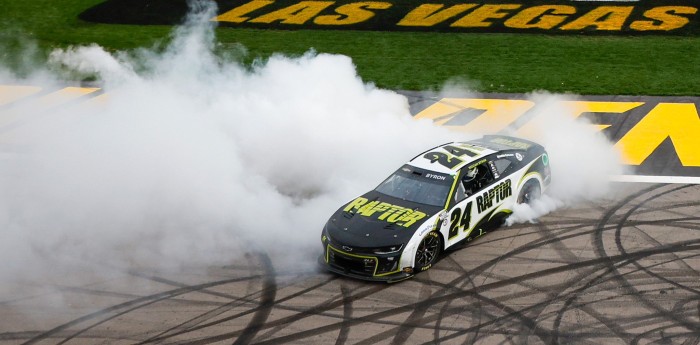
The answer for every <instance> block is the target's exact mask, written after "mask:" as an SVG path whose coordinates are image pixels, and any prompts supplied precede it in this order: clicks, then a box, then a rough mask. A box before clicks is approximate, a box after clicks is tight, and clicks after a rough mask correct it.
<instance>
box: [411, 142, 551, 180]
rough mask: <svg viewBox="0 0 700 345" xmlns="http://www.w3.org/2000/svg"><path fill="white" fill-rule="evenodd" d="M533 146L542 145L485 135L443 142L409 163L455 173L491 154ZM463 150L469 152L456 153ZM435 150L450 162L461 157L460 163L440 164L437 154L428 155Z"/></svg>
mask: <svg viewBox="0 0 700 345" xmlns="http://www.w3.org/2000/svg"><path fill="white" fill-rule="evenodd" d="M531 148H541V146H540V145H539V144H536V143H534V142H531V141H528V140H524V139H521V138H515V137H510V136H505V135H485V136H483V137H482V138H479V139H474V140H469V141H462V142H450V143H446V144H442V145H440V146H437V147H434V148H432V149H430V150H427V151H425V152H422V153H421V154H419V155H418V156H416V157H415V158H413V159H412V160H411V161H409V162H408V163H407V164H409V165H411V166H414V167H417V168H421V169H426V170H432V171H435V172H439V173H443V174H450V175H454V174H456V173H457V172H458V171H459V169H461V168H462V167H464V166H468V165H470V164H472V163H474V162H479V161H480V160H481V159H483V158H484V157H486V156H488V155H490V154H493V153H496V152H501V151H506V150H508V151H513V150H516V151H519V150H523V151H526V150H530V149H531ZM461 150H464V151H466V152H467V153H466V154H464V155H459V154H457V155H456V154H454V152H455V151H461ZM433 152H436V153H442V154H445V155H446V157H449V158H450V159H451V161H450V162H454V161H452V159H455V158H456V157H455V156H459V158H457V162H459V163H458V164H454V165H453V166H451V167H447V166H445V165H443V164H440V162H439V161H438V160H436V157H435V156H433V155H427V153H433Z"/></svg>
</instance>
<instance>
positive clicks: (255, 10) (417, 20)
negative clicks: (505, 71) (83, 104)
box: [79, 0, 700, 35]
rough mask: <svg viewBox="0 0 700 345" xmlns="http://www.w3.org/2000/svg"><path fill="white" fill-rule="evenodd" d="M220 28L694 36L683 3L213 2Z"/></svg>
mask: <svg viewBox="0 0 700 345" xmlns="http://www.w3.org/2000/svg"><path fill="white" fill-rule="evenodd" d="M216 3H217V5H218V8H219V12H218V14H217V15H216V16H215V17H214V18H212V20H213V21H217V22H219V23H220V25H222V26H231V27H250V28H276V29H287V30H288V29H326V30H327V29H354V30H381V31H451V32H524V33H553V34H572V33H575V34H580V33H586V34H595V33H602V34H626V35H629V34H649V33H653V34H684V35H687V34H697V33H698V31H699V29H698V25H697V22H698V8H700V6H699V5H698V4H697V1H691V0H639V1H625V0H617V1H615V0H611V1H571V0H519V1H508V0H480V1H460V0H433V1H425V0H423V1H406V0H391V1H348V0H345V1H326V0H319V1H309V0H243V1H236V0H217V1H216ZM186 11H187V6H186V1H185V0H150V1H149V3H148V6H144V5H143V4H141V2H138V3H136V2H135V1H134V0H107V1H105V2H103V3H101V4H99V5H97V6H95V7H93V8H90V9H88V10H86V11H85V12H83V13H81V14H80V15H79V17H80V18H81V19H83V20H86V21H92V22H100V23H120V24H178V23H180V22H181V21H182V18H183V17H184V15H185V13H186Z"/></svg>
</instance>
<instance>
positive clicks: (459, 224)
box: [449, 201, 472, 238]
mask: <svg viewBox="0 0 700 345" xmlns="http://www.w3.org/2000/svg"><path fill="white" fill-rule="evenodd" d="M471 217H472V202H471V201H470V202H468V203H467V205H466V206H465V207H464V213H462V209H461V208H459V207H457V208H455V209H454V211H452V214H451V215H450V233H449V238H452V237H455V236H457V235H458V234H459V229H469V223H470V222H471Z"/></svg>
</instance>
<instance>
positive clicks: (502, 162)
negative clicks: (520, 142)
mask: <svg viewBox="0 0 700 345" xmlns="http://www.w3.org/2000/svg"><path fill="white" fill-rule="evenodd" d="M493 165H495V166H496V170H497V171H498V174H499V175H505V174H507V173H509V171H508V170H509V169H508V168H511V167H512V165H513V162H512V161H511V160H510V159H507V158H499V159H496V160H495V161H493Z"/></svg>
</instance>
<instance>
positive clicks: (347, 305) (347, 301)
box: [335, 283, 353, 345]
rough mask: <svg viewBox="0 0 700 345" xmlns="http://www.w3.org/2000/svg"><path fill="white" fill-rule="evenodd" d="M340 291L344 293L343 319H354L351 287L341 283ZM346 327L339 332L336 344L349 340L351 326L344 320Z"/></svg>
mask: <svg viewBox="0 0 700 345" xmlns="http://www.w3.org/2000/svg"><path fill="white" fill-rule="evenodd" d="M340 292H341V293H342V295H343V320H350V319H352V302H353V301H352V299H351V298H350V296H351V294H350V289H349V288H348V287H347V285H346V284H345V283H343V284H341V285H340ZM343 324H344V325H346V327H342V328H341V329H340V332H339V333H338V338H337V339H336V340H335V345H344V344H345V342H347V341H348V334H349V333H350V327H349V325H347V323H345V322H343Z"/></svg>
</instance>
